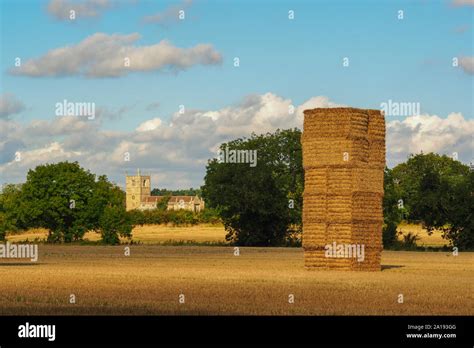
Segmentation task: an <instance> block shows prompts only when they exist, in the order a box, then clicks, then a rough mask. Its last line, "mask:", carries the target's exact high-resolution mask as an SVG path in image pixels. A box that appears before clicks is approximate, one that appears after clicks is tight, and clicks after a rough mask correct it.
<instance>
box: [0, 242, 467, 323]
mask: <svg viewBox="0 0 474 348" xmlns="http://www.w3.org/2000/svg"><path fill="white" fill-rule="evenodd" d="M123 251H124V246H116V247H107V246H73V245H40V259H39V261H38V263H37V264H31V263H26V262H21V263H16V264H15V263H10V264H9V265H6V264H5V261H0V262H1V263H0V280H1V282H0V314H119V315H121V314H258V315H260V314H270V315H271V314H280V315H295V314H303V315H306V314H312V315H323V314H325V315H333V314H338V315H348V314H350V315H356V314H368V315H373V314H382V315H384V314H397V315H398V314H405V315H415V314H420V315H422V314H452V315H461V314H464V315H473V314H474V291H473V284H474V253H460V255H459V256H457V257H454V256H451V255H450V254H448V253H442V252H401V251H398V252H394V251H384V252H383V255H382V265H383V266H384V267H383V268H384V270H383V271H382V272H343V271H308V270H305V269H304V267H303V251H302V250H301V249H297V248H241V250H240V251H241V253H240V254H241V255H240V256H234V255H233V248H231V247H166V246H150V245H137V246H132V247H131V256H129V257H125V256H124V253H123ZM180 293H183V294H184V295H185V296H186V297H185V299H186V303H185V304H179V302H178V296H179V294H180ZM70 294H75V295H76V297H77V303H76V304H68V300H69V295H70ZM289 294H294V296H295V303H294V304H289V303H288V295H289ZM399 294H403V295H404V303H403V304H399V303H398V302H397V298H398V295H399Z"/></svg>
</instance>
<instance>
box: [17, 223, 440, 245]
mask: <svg viewBox="0 0 474 348" xmlns="http://www.w3.org/2000/svg"><path fill="white" fill-rule="evenodd" d="M398 231H399V232H401V233H402V234H407V233H409V232H411V233H414V234H417V235H418V236H419V237H420V240H419V241H418V242H417V244H418V245H420V246H434V247H440V246H443V245H445V244H446V245H447V244H448V242H447V241H446V240H444V239H443V238H441V233H440V232H439V231H436V232H435V233H433V234H432V235H431V236H430V235H428V233H427V232H426V230H424V229H422V228H421V226H420V225H415V224H407V223H401V224H400V225H399V227H398ZM132 233H133V241H135V242H139V243H142V244H162V243H166V242H169V241H175V242H179V241H184V242H191V241H193V242H197V243H203V242H210V243H216V242H219V243H223V242H225V235H226V232H225V230H224V226H223V225H220V224H217V225H212V224H201V225H198V226H166V225H143V226H136V227H135V228H134V229H133V232H132ZM47 236H48V232H47V230H45V229H40V228H38V229H30V230H28V231H25V232H22V233H19V234H10V235H8V240H9V241H10V242H12V243H18V242H24V241H30V242H31V241H34V240H35V239H36V240H45V239H46V237H47ZM84 238H85V239H86V240H89V241H98V240H99V239H100V235H99V234H98V233H95V232H88V233H86V235H85V236H84ZM401 238H402V237H401V235H399V239H401ZM123 241H124V242H125V240H123Z"/></svg>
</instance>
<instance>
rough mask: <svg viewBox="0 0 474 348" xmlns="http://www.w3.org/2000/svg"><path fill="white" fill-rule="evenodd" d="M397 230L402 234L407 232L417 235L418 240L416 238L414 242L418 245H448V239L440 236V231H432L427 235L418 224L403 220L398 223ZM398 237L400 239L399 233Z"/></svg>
mask: <svg viewBox="0 0 474 348" xmlns="http://www.w3.org/2000/svg"><path fill="white" fill-rule="evenodd" d="M397 231H398V232H402V234H403V235H406V234H407V233H409V232H411V233H413V234H416V235H418V236H419V237H420V240H418V241H417V243H416V244H417V245H419V246H432V247H442V246H444V245H449V241H447V240H446V239H443V238H442V237H441V231H434V233H433V234H432V235H431V236H430V235H428V232H426V230H425V229H423V228H422V227H421V225H418V224H407V223H405V222H403V223H401V224H400V225H398V228H397ZM398 238H399V239H400V240H401V239H402V236H401V235H399V236H398Z"/></svg>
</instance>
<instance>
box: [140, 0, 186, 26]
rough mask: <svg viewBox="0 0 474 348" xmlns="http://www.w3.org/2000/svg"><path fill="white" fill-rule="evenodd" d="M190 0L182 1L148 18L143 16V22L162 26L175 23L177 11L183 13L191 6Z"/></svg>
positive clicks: (177, 16)
mask: <svg viewBox="0 0 474 348" xmlns="http://www.w3.org/2000/svg"><path fill="white" fill-rule="evenodd" d="M191 4H192V0H184V1H182V2H181V3H179V4H177V5H172V6H169V7H167V8H166V9H165V10H164V11H162V12H158V13H155V14H153V15H150V16H145V17H144V18H143V22H145V23H157V24H160V25H163V26H166V25H169V24H171V23H174V22H177V21H178V20H179V11H181V10H182V11H185V10H186V9H187V8H188V7H189V6H191Z"/></svg>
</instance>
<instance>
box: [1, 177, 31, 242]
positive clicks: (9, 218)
mask: <svg viewBox="0 0 474 348" xmlns="http://www.w3.org/2000/svg"><path fill="white" fill-rule="evenodd" d="M20 196H21V185H13V184H8V185H5V186H4V187H3V189H2V193H1V194H0V240H4V239H5V236H6V233H7V232H8V231H18V230H20V229H22V228H23V227H24V226H25V222H24V221H23V220H22V217H21V214H20V211H21V210H22V207H21V205H22V203H21V199H20Z"/></svg>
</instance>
